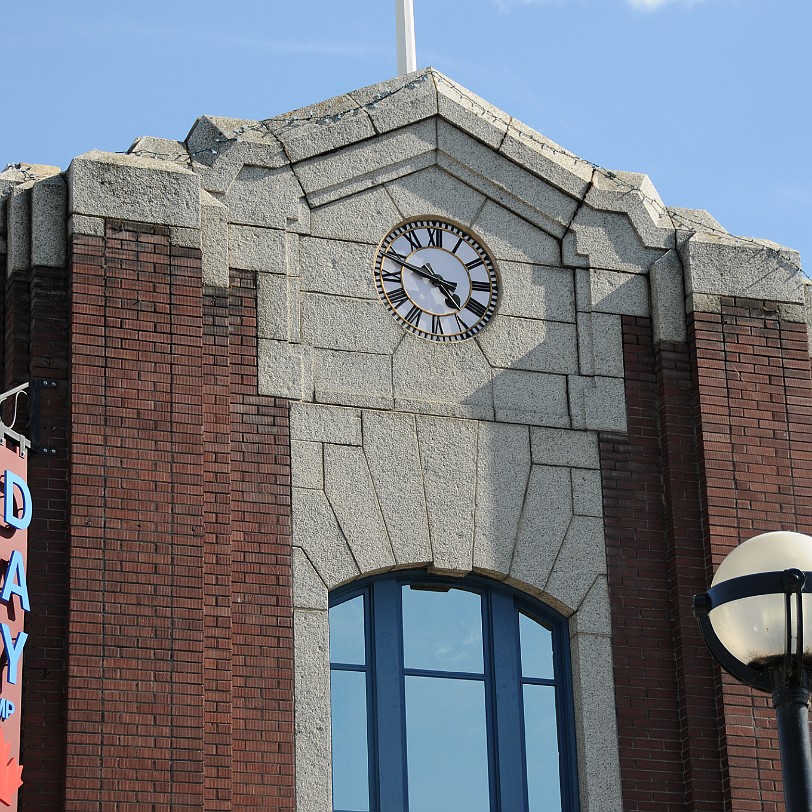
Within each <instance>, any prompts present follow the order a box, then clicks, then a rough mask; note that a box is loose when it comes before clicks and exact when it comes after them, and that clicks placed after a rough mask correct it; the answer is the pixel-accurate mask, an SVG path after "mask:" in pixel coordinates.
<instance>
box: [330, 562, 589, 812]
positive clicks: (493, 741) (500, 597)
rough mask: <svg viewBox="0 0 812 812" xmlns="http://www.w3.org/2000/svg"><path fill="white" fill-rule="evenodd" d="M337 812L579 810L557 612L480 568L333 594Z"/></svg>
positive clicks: (388, 579)
mask: <svg viewBox="0 0 812 812" xmlns="http://www.w3.org/2000/svg"><path fill="white" fill-rule="evenodd" d="M330 661H331V662H330V675H331V696H332V730H333V742H332V744H333V809H334V812H457V811H458V810H459V812H463V810H464V812H577V810H578V784H577V774H576V767H575V733H574V714H573V705H572V691H571V680H570V662H569V646H568V630H567V621H566V618H564V617H563V616H561V615H559V614H558V613H557V612H555V611H553V610H552V609H550V608H549V607H547V606H544V605H543V604H540V603H538V602H536V601H532V600H530V599H529V598H528V597H527V596H525V595H522V594H521V593H519V592H517V591H515V590H512V589H510V588H508V587H505V586H503V585H501V584H496V583H495V582H493V581H489V580H487V579H484V578H479V577H473V576H472V577H468V578H464V579H459V578H456V579H455V578H443V577H439V576H432V575H428V574H427V573H425V572H414V571H412V572H405V573H394V574H389V575H384V576H377V577H374V578H370V579H367V580H365V581H361V582H356V583H353V584H351V585H349V586H347V587H344V588H342V589H339V590H337V591H336V592H335V593H333V594H332V595H331V597H330Z"/></svg>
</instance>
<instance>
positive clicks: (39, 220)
mask: <svg viewBox="0 0 812 812" xmlns="http://www.w3.org/2000/svg"><path fill="white" fill-rule="evenodd" d="M67 217H68V190H67V187H66V186H65V179H64V177H63V176H62V175H51V176H50V177H48V178H44V179H43V180H40V181H37V182H36V183H34V185H33V186H32V187H31V236H32V239H31V264H32V265H43V266H46V267H49V268H65V267H67V245H68V233H67V232H68V223H67Z"/></svg>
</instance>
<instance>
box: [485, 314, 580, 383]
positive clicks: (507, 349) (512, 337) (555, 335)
mask: <svg viewBox="0 0 812 812" xmlns="http://www.w3.org/2000/svg"><path fill="white" fill-rule="evenodd" d="M476 341H477V344H479V346H480V348H481V349H482V353H483V354H484V355H485V357H486V358H487V359H488V363H489V364H490V365H491V366H492V367H499V368H502V369H507V368H509V369H525V370H529V371H531V372H552V373H559V374H566V373H568V372H577V371H578V343H577V339H576V332H575V325H574V324H567V323H563V322H557V321H541V320H536V319H519V318H514V317H513V316H504V315H499V316H497V317H496V318H494V319H493V321H492V322H491V323H490V324H489V325H488V326H487V327H486V328H485V329H484V330H483V331H482V332H481V333H480V334H479V335H478V336H477V337H476Z"/></svg>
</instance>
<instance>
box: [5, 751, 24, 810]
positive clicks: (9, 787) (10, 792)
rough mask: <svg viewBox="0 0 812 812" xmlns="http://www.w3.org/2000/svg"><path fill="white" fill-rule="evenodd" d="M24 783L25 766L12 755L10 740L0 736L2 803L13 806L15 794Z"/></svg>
mask: <svg viewBox="0 0 812 812" xmlns="http://www.w3.org/2000/svg"><path fill="white" fill-rule="evenodd" d="M22 785H23V768H22V765H21V764H17V762H16V760H15V758H14V757H13V756H12V755H11V748H10V747H9V744H8V742H7V741H6V740H5V739H4V738H3V737H2V736H0V803H1V804H3V805H4V806H11V805H12V804H13V803H14V794H15V793H16V792H17V790H18V789H19V788H20V787H21V786H22Z"/></svg>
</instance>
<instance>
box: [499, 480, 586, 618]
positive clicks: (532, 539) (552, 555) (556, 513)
mask: <svg viewBox="0 0 812 812" xmlns="http://www.w3.org/2000/svg"><path fill="white" fill-rule="evenodd" d="M571 521H572V486H571V484H570V474H569V471H568V470H567V469H566V468H553V467H549V466H546V465H534V466H532V468H531V469H530V481H529V482H528V485H527V493H526V494H525V497H524V505H523V508H522V515H521V519H520V521H519V532H518V535H517V537H516V547H515V550H514V553H513V561H512V563H511V566H510V575H511V577H512V578H515V579H517V580H518V581H521V582H522V583H524V584H526V585H527V586H528V587H529V588H530V589H531V590H532V592H533V593H534V594H535V595H537V596H539V595H542V594H544V590H545V587H546V584H547V581H548V579H549V576H550V572H551V571H552V568H553V564H554V562H555V560H556V558H557V556H558V554H559V550H560V548H561V545H562V544H563V542H564V537H565V535H566V533H567V528H568V527H569V525H570V522H571ZM569 609H570V612H571V611H572V607H569Z"/></svg>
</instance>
